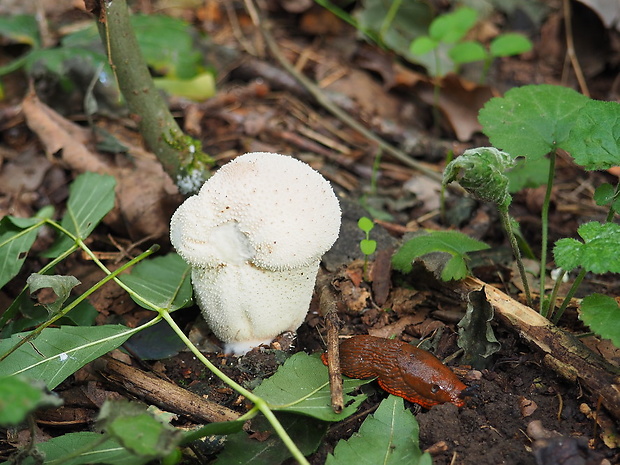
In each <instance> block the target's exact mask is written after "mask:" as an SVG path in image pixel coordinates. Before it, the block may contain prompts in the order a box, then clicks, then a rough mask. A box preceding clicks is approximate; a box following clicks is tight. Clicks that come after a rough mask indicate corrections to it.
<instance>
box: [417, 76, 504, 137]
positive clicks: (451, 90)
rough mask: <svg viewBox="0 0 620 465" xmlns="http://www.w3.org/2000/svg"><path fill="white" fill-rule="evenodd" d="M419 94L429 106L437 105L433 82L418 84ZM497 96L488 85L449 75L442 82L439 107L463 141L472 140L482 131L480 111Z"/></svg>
mask: <svg viewBox="0 0 620 465" xmlns="http://www.w3.org/2000/svg"><path fill="white" fill-rule="evenodd" d="M418 95H419V96H420V98H421V99H422V100H423V101H424V102H426V103H427V104H428V105H433V102H434V89H433V86H432V84H430V83H420V84H418ZM491 97H493V91H492V90H491V88H490V87H488V86H480V85H477V84H473V83H471V82H468V81H465V80H464V79H461V78H460V77H459V76H456V75H453V74H449V75H448V76H446V77H445V78H444V79H443V81H442V84H441V90H440V93H439V108H440V109H441V112H442V114H443V116H444V117H445V118H446V120H447V121H448V122H449V123H450V126H451V127H452V129H453V130H454V133H455V134H456V137H457V139H458V140H460V141H461V142H464V141H468V140H470V139H471V137H472V136H473V135H474V133H476V132H478V131H480V130H481V128H482V127H481V126H480V123H478V111H479V110H480V109H481V108H482V106H483V105H484V104H485V103H486V102H487V101H489V99H490V98H491Z"/></svg>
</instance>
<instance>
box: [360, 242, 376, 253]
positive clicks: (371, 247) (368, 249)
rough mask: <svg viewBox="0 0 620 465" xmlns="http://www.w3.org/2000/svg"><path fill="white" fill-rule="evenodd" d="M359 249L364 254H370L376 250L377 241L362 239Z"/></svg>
mask: <svg viewBox="0 0 620 465" xmlns="http://www.w3.org/2000/svg"><path fill="white" fill-rule="evenodd" d="M360 249H361V250H362V253H363V254H364V255H372V254H373V253H375V250H377V241H373V240H371V239H362V240H361V241H360Z"/></svg>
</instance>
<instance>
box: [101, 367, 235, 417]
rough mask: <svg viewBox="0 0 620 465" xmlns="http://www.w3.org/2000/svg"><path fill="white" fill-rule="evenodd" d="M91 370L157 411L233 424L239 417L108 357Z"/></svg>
mask: <svg viewBox="0 0 620 465" xmlns="http://www.w3.org/2000/svg"><path fill="white" fill-rule="evenodd" d="M94 367H95V369H96V370H97V372H99V374H100V375H101V376H103V377H104V378H105V379H106V381H108V382H109V383H111V384H113V385H114V386H117V387H120V388H122V389H124V390H125V391H128V392H130V393H131V394H133V395H135V396H137V397H139V398H141V399H144V400H146V401H148V402H152V403H153V404H155V405H157V406H159V407H160V408H162V409H164V410H167V411H170V412H175V413H179V414H181V415H186V416H188V417H190V418H191V419H193V420H194V421H198V422H208V423H211V422H222V421H234V420H237V419H238V418H239V415H238V414H237V413H236V412H234V411H233V410H230V409H228V408H226V407H222V406H221V405H219V404H216V403H215V402H211V401H209V400H207V399H205V398H203V397H200V396H199V395H198V394H194V393H193V392H190V391H188V390H186V389H183V388H181V387H179V386H177V385H176V384H173V383H171V382H169V381H166V380H164V379H161V378H158V377H157V376H155V375H154V374H152V373H147V372H145V371H142V370H139V369H137V368H135V367H132V366H130V365H126V364H125V363H122V362H119V361H118V360H115V359H113V358H111V357H102V358H100V359H98V360H96V361H95V362H94Z"/></svg>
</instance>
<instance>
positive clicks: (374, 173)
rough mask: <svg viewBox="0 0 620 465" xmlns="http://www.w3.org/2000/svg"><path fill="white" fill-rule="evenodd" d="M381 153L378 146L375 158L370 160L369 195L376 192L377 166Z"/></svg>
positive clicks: (379, 163)
mask: <svg viewBox="0 0 620 465" xmlns="http://www.w3.org/2000/svg"><path fill="white" fill-rule="evenodd" d="M381 155H383V150H381V148H379V149H377V155H375V159H374V161H373V162H372V172H371V174H370V194H371V195H375V194H376V193H377V177H378V175H379V166H380V165H381Z"/></svg>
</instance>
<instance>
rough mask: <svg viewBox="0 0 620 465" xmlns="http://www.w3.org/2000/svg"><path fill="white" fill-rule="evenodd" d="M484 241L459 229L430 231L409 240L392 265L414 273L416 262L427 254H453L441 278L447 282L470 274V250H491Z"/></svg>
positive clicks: (444, 267) (393, 258)
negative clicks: (468, 263) (468, 264)
mask: <svg viewBox="0 0 620 465" xmlns="http://www.w3.org/2000/svg"><path fill="white" fill-rule="evenodd" d="M488 248H489V246H488V245H487V244H485V243H484V242H480V241H478V240H476V239H473V238H471V237H469V236H467V235H466V234H463V233H461V232H458V231H427V233H426V234H423V235H420V236H416V237H414V238H412V239H409V240H408V241H407V242H405V243H404V244H403V245H402V246H401V248H400V249H398V251H397V252H396V253H395V254H394V256H393V257H392V265H393V266H394V268H395V269H396V270H398V271H401V272H402V273H410V272H411V270H412V269H413V262H414V260H416V259H417V258H420V257H422V256H424V255H426V254H429V253H434V252H443V253H447V254H449V255H451V257H450V259H449V260H448V261H447V262H446V263H445V264H443V268H442V269H441V279H442V280H444V281H451V280H459V279H463V278H465V277H466V276H468V275H469V274H470V272H469V267H468V266H467V262H468V261H469V257H468V255H467V254H468V253H469V252H475V251H478V250H484V249H488Z"/></svg>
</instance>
